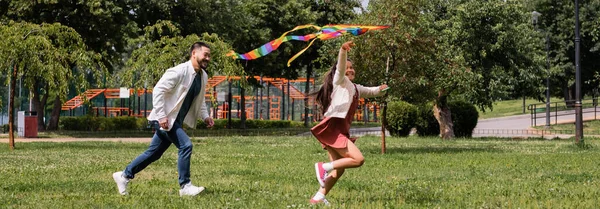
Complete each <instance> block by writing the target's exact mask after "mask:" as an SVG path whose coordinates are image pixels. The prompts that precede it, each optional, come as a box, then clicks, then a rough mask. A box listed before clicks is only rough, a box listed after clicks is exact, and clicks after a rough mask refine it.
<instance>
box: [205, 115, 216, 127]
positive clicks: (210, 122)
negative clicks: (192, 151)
mask: <svg viewBox="0 0 600 209" xmlns="http://www.w3.org/2000/svg"><path fill="white" fill-rule="evenodd" d="M204 123H205V124H206V127H207V128H210V127H213V126H214V125H215V121H213V119H212V118H211V117H208V118H206V119H204Z"/></svg>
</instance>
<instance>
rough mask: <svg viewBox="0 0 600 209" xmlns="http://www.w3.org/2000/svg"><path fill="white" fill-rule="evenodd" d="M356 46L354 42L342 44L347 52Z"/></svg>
mask: <svg viewBox="0 0 600 209" xmlns="http://www.w3.org/2000/svg"><path fill="white" fill-rule="evenodd" d="M353 46H354V43H353V42H352V41H348V42H346V43H344V44H342V49H343V50H346V51H350V48H352V47H353Z"/></svg>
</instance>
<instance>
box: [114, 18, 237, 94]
mask: <svg viewBox="0 0 600 209" xmlns="http://www.w3.org/2000/svg"><path fill="white" fill-rule="evenodd" d="M144 31H146V34H145V35H144V36H143V38H140V39H138V40H137V42H134V44H135V45H136V46H138V48H137V49H135V50H134V51H133V52H132V55H131V57H130V59H129V60H128V61H127V64H126V68H125V70H123V71H122V72H121V73H120V74H119V77H120V80H119V82H120V83H121V85H124V86H134V87H136V88H151V87H152V86H154V84H155V83H156V82H158V80H159V79H160V78H161V76H162V75H163V73H164V72H165V70H167V69H169V68H171V67H174V66H175V65H177V64H179V63H183V62H186V61H187V60H189V47H190V46H191V45H192V44H193V43H195V42H197V41H203V42H205V43H207V44H208V45H209V46H210V48H211V62H210V64H209V66H208V68H207V73H208V74H209V76H212V75H227V76H244V75H245V73H244V71H243V69H242V68H241V66H240V65H239V63H238V62H236V61H235V60H233V59H231V57H227V56H225V54H226V53H227V52H229V51H230V50H231V48H232V47H231V46H230V45H229V44H227V43H225V42H223V41H222V40H221V38H220V37H219V36H217V35H216V34H207V33H204V34H202V35H201V36H197V35H188V36H185V37H182V36H180V35H177V34H178V31H179V29H178V28H177V27H175V26H174V24H173V23H171V22H168V21H161V22H159V23H157V24H156V25H153V26H148V27H146V28H145V29H144ZM155 33H159V34H163V33H169V34H170V35H166V36H165V35H161V36H159V37H160V39H157V40H154V38H155V37H156V36H155V35H153V34H155Z"/></svg>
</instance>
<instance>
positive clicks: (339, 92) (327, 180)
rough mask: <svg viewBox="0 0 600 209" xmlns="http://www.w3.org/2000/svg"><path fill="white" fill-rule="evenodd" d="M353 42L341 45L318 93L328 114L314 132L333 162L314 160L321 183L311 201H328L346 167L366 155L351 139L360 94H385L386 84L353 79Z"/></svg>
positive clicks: (361, 95)
mask: <svg viewBox="0 0 600 209" xmlns="http://www.w3.org/2000/svg"><path fill="white" fill-rule="evenodd" d="M353 46H354V43H352V41H349V42H346V43H344V44H343V45H342V47H341V48H340V52H339V55H338V61H337V65H336V66H333V67H332V68H331V69H330V70H329V72H327V73H326V74H325V80H324V81H323V85H322V86H321V89H319V91H318V92H316V93H315V94H317V98H316V101H317V104H319V105H320V106H321V108H322V111H323V116H324V117H325V118H324V119H323V120H322V121H321V123H319V124H318V125H316V126H315V127H313V128H312V129H311V132H312V134H313V135H314V136H315V137H316V138H317V140H319V142H320V143H321V146H323V148H324V149H326V150H327V153H328V154H329V159H330V162H328V163H322V162H318V163H315V172H316V175H317V181H318V182H319V184H320V185H321V188H319V191H318V192H317V194H315V196H313V197H312V198H311V199H310V203H311V204H317V203H324V204H329V203H328V202H327V200H326V199H325V195H327V193H329V191H330V190H331V188H332V187H333V185H335V183H336V182H337V180H338V179H339V178H340V177H341V176H342V174H344V170H345V169H346V168H356V167H360V166H361V165H362V164H363V163H364V162H365V159H364V157H363V155H362V153H361V152H360V150H359V149H358V148H357V147H356V145H354V141H355V139H350V138H349V137H350V134H349V132H350V124H351V123H352V117H353V116H354V112H355V110H356V108H357V106H358V98H359V96H360V97H363V98H367V97H375V96H379V95H381V94H383V91H382V90H383V89H385V88H387V85H385V84H384V85H381V86H378V87H364V86H361V85H358V84H354V83H352V80H354V68H353V67H352V62H350V61H349V60H348V59H347V52H348V51H350V48H351V47H353Z"/></svg>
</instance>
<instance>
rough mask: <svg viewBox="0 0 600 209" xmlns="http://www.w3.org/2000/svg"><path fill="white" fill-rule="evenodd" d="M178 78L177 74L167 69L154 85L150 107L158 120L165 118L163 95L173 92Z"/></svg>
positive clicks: (178, 80)
mask: <svg viewBox="0 0 600 209" xmlns="http://www.w3.org/2000/svg"><path fill="white" fill-rule="evenodd" d="M179 76H180V75H179V73H177V72H176V71H175V70H173V69H169V70H167V72H165V74H163V76H162V77H161V78H160V80H159V81H158V82H157V83H156V85H155V86H154V89H152V105H153V107H154V109H155V110H156V113H155V114H156V116H157V117H158V118H159V119H162V118H166V117H167V113H166V112H165V93H167V92H171V91H173V89H174V88H175V86H176V85H177V84H179V82H180V80H181V79H180V77H179Z"/></svg>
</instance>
